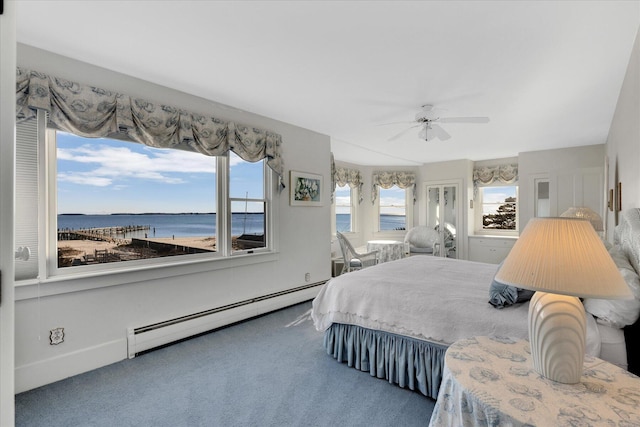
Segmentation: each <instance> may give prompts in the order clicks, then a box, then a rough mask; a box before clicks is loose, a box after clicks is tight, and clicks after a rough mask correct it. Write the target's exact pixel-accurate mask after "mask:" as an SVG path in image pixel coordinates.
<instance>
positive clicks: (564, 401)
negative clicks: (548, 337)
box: [429, 337, 640, 427]
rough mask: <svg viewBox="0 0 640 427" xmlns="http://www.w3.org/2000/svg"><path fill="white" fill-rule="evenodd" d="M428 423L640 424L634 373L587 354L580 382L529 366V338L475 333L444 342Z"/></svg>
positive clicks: (637, 381)
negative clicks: (565, 380)
mask: <svg viewBox="0 0 640 427" xmlns="http://www.w3.org/2000/svg"><path fill="white" fill-rule="evenodd" d="M429 425H430V426H544V427H546V426H640V378H638V377H637V376H635V375H633V374H631V373H629V372H627V371H625V370H623V369H621V368H619V367H617V366H615V365H612V364H610V363H607V362H605V361H603V360H600V359H598V358H595V357H589V356H587V357H585V365H584V372H583V376H582V380H581V382H580V383H578V384H561V383H557V382H554V381H551V380H549V379H547V378H544V377H542V376H541V375H539V374H538V373H537V372H535V370H534V369H533V363H532V361H531V350H530V348H529V342H528V341H515V340H512V339H509V338H498V337H476V338H471V339H466V340H461V341H458V342H456V343H454V344H453V345H451V347H449V349H448V350H447V354H446V356H445V368H444V373H443V381H442V385H441V386H440V391H439V394H438V400H437V402H436V406H435V408H434V411H433V414H432V417H431V422H430V424H429Z"/></svg>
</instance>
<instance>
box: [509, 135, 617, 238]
mask: <svg viewBox="0 0 640 427" xmlns="http://www.w3.org/2000/svg"><path fill="white" fill-rule="evenodd" d="M604 156H605V146H604V144H598V145H588V146H582V147H571V148H560V149H556V150H541V151H529V152H524V153H519V154H518V175H519V176H518V193H519V194H518V197H519V199H520V200H519V203H518V205H519V206H518V209H519V210H518V215H519V216H520V220H519V226H520V230H521V231H522V230H523V229H524V227H525V226H526V225H527V222H528V221H529V219H530V218H531V217H533V215H534V185H533V179H534V178H538V177H540V178H548V179H549V193H550V207H551V216H559V215H560V214H562V213H563V212H564V211H565V210H567V208H569V207H571V206H587V207H590V208H591V209H593V210H594V211H596V212H598V213H599V214H600V215H601V216H603V214H604V203H605V201H604V196H603V195H604V189H603V183H604V175H603V171H604ZM603 218H604V216H603Z"/></svg>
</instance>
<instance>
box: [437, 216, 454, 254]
mask: <svg viewBox="0 0 640 427" xmlns="http://www.w3.org/2000/svg"><path fill="white" fill-rule="evenodd" d="M435 230H436V232H439V231H440V225H439V224H438V225H436V228H435ZM452 253H453V257H452V255H451V254H452ZM433 254H434V255H436V256H442V254H440V243H439V242H436V243H435V244H434V245H433ZM444 255H445V256H446V257H448V258H455V257H456V228H455V227H454V226H453V224H450V223H448V222H445V223H444Z"/></svg>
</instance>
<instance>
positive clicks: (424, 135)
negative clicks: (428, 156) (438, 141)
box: [418, 124, 429, 141]
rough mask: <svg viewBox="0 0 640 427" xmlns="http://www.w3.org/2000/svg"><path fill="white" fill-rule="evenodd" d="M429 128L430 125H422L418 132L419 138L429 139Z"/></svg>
mask: <svg viewBox="0 0 640 427" xmlns="http://www.w3.org/2000/svg"><path fill="white" fill-rule="evenodd" d="M428 128H429V126H428V125H426V124H425V125H424V126H423V127H422V129H420V132H418V138H420V139H424V140H425V141H428V140H429V138H428V137H427V129H428Z"/></svg>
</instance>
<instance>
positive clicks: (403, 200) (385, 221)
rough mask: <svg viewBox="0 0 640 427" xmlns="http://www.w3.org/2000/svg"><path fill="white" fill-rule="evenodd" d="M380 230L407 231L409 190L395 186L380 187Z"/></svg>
mask: <svg viewBox="0 0 640 427" xmlns="http://www.w3.org/2000/svg"><path fill="white" fill-rule="evenodd" d="M377 200H378V201H379V202H378V230H379V231H388V230H405V229H406V227H407V190H405V189H402V188H399V187H398V186H396V185H394V186H393V187H391V188H389V189H384V188H382V187H378V198H377Z"/></svg>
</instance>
